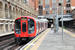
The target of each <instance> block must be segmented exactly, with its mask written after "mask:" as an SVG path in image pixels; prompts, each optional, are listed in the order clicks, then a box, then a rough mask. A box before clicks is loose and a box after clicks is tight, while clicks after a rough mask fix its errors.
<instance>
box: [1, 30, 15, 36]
mask: <svg viewBox="0 0 75 50" xmlns="http://www.w3.org/2000/svg"><path fill="white" fill-rule="evenodd" d="M10 34H14V31H11V32H5V33H0V37H2V36H6V35H10Z"/></svg>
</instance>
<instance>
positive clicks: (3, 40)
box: [0, 34, 15, 50]
mask: <svg viewBox="0 0 75 50" xmlns="http://www.w3.org/2000/svg"><path fill="white" fill-rule="evenodd" d="M12 43H15V36H14V35H13V34H12V35H7V36H3V37H0V50H3V49H4V48H6V47H7V46H9V45H10V44H12Z"/></svg>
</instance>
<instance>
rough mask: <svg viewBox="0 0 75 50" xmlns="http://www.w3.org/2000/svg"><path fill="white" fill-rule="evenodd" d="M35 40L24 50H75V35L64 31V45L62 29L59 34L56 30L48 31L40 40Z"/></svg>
mask: <svg viewBox="0 0 75 50" xmlns="http://www.w3.org/2000/svg"><path fill="white" fill-rule="evenodd" d="M36 38H38V37H36ZM36 38H35V39H36ZM35 39H34V40H33V41H32V42H30V43H29V44H28V45H27V46H25V47H24V48H23V49H22V50H75V34H73V33H71V32H69V31H67V30H64V43H62V30H61V28H60V29H59V31H58V34H57V33H55V32H54V30H51V29H47V30H45V31H44V34H42V36H41V37H40V38H38V39H37V40H35ZM34 41H35V42H34Z"/></svg>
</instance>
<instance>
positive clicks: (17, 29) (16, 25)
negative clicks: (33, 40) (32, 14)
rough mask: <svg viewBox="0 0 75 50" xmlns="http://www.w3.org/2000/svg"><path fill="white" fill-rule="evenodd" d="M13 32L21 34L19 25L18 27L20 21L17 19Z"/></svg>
mask: <svg viewBox="0 0 75 50" xmlns="http://www.w3.org/2000/svg"><path fill="white" fill-rule="evenodd" d="M15 32H16V33H17V34H21V25H20V19H17V20H16V21H15Z"/></svg>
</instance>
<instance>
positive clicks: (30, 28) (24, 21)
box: [14, 16, 48, 44]
mask: <svg viewBox="0 0 75 50" xmlns="http://www.w3.org/2000/svg"><path fill="white" fill-rule="evenodd" d="M47 22H48V21H47V20H46V19H36V18H33V17H31V16H21V17H18V18H16V19H15V22H14V34H15V42H16V44H19V43H20V42H21V41H27V40H30V39H32V38H34V37H36V36H37V35H39V34H40V33H41V32H43V31H44V30H45V29H47V27H48V23H47Z"/></svg>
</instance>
